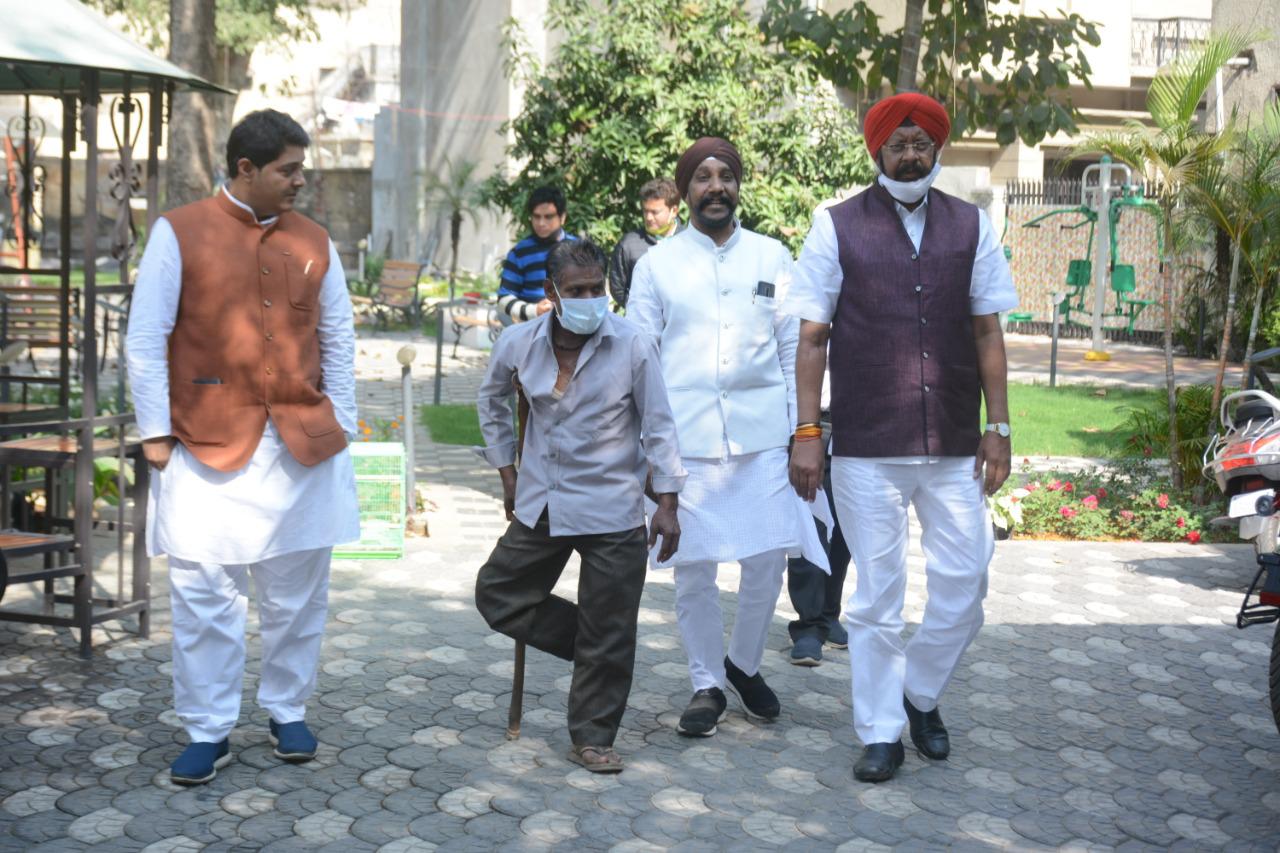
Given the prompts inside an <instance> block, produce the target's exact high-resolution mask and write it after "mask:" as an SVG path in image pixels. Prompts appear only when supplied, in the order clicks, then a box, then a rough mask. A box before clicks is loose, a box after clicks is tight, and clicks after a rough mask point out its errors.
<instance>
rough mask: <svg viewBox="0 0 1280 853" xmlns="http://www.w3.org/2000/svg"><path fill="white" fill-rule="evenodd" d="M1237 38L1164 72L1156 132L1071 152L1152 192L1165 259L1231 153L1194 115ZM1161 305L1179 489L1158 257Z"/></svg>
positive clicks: (1090, 143) (1124, 134)
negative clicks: (1095, 158) (1196, 186)
mask: <svg viewBox="0 0 1280 853" xmlns="http://www.w3.org/2000/svg"><path fill="white" fill-rule="evenodd" d="M1251 41H1252V38H1251V37H1250V36H1248V35H1246V34H1243V33H1241V32H1238V31H1231V32H1228V33H1224V34H1221V35H1216V36H1211V37H1210V38H1209V39H1208V41H1206V42H1205V43H1204V44H1203V45H1200V46H1199V48H1198V49H1196V50H1193V51H1191V52H1189V53H1186V54H1183V55H1181V56H1179V57H1178V59H1177V60H1176V61H1175V62H1174V63H1173V65H1172V66H1168V67H1166V68H1163V69H1161V70H1160V72H1159V73H1158V74H1157V75H1156V77H1155V79H1154V80H1152V81H1151V88H1150V89H1149V90H1148V91H1147V112H1148V113H1150V115H1151V119H1152V121H1153V122H1154V123H1155V127H1154V128H1150V127H1147V126H1146V125H1143V124H1142V123H1140V122H1136V121H1130V122H1128V123H1126V126H1125V127H1124V128H1123V129H1122V130H1119V131H1112V132H1105V133H1095V134H1089V135H1088V136H1086V137H1085V138H1084V139H1083V140H1081V142H1080V143H1078V144H1077V145H1076V147H1075V150H1074V155H1075V156H1083V155H1096V154H1110V155H1111V156H1112V157H1113V158H1115V159H1116V160H1119V161H1121V162H1124V163H1127V164H1129V166H1130V167H1131V168H1133V170H1134V171H1135V172H1138V173H1139V174H1141V175H1143V176H1144V178H1145V180H1146V185H1147V186H1148V187H1151V188H1152V189H1153V191H1154V192H1155V201H1156V202H1157V203H1158V204H1159V205H1160V209H1161V212H1162V213H1163V216H1162V217H1161V227H1162V228H1163V229H1164V245H1165V247H1166V252H1167V251H1169V250H1170V249H1172V247H1173V246H1174V245H1175V240H1176V239H1177V238H1178V237H1179V234H1178V233H1177V230H1176V229H1175V228H1174V227H1173V225H1174V208H1175V207H1176V206H1177V205H1178V203H1179V201H1180V200H1181V199H1182V197H1183V194H1184V192H1185V191H1186V188H1187V185H1188V184H1189V183H1190V182H1191V181H1193V180H1194V179H1195V178H1196V177H1197V176H1198V175H1199V174H1200V173H1201V172H1202V171H1203V170H1204V169H1205V168H1206V167H1208V166H1210V165H1211V164H1213V163H1214V162H1215V161H1216V160H1217V158H1218V157H1219V156H1221V154H1222V153H1223V152H1224V151H1225V150H1226V149H1227V148H1228V147H1229V146H1230V144H1231V133H1229V132H1228V131H1226V130H1224V131H1223V132H1221V133H1215V134H1209V133H1205V132H1204V131H1203V130H1202V129H1201V128H1200V126H1199V122H1198V121H1197V117H1196V111H1197V107H1198V106H1199V104H1200V99H1201V97H1202V96H1203V95H1204V93H1205V90H1207V89H1208V88H1209V85H1210V84H1211V83H1212V82H1213V80H1214V76H1215V75H1216V74H1217V73H1218V69H1220V68H1221V67H1222V66H1223V65H1225V64H1226V63H1227V60H1229V59H1231V58H1232V57H1234V56H1236V55H1237V54H1238V53H1240V51H1242V50H1244V49H1245V48H1246V47H1248V46H1249V44H1250V43H1251ZM1160 278H1161V302H1162V303H1163V308H1164V358H1165V388H1166V391H1167V394H1168V406H1169V463H1170V469H1171V470H1170V474H1171V477H1172V480H1173V485H1174V487H1175V488H1179V489H1180V488H1182V466H1181V465H1179V464H1178V418H1177V383H1176V379H1175V377H1174V371H1173V265H1172V263H1171V262H1170V259H1168V258H1161V265H1160Z"/></svg>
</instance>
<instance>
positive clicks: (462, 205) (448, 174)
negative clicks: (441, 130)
mask: <svg viewBox="0 0 1280 853" xmlns="http://www.w3.org/2000/svg"><path fill="white" fill-rule="evenodd" d="M479 165H480V164H479V163H476V162H475V161H473V160H463V161H462V162H461V163H458V164H457V165H456V166H455V165H454V164H453V162H452V161H450V160H449V158H448V157H445V158H444V169H443V170H442V171H441V172H435V173H432V174H429V175H427V180H426V185H425V186H424V188H423V196H424V199H425V201H426V205H427V206H428V207H429V208H434V209H436V210H439V211H441V212H444V213H446V214H448V216H449V252H450V257H449V301H450V302H452V301H453V295H454V294H453V288H454V282H455V281H456V280H457V278H458V243H459V242H461V239H462V220H463V219H464V218H467V219H470V220H471V224H472V225H476V226H478V225H479V224H480V211H482V210H483V209H484V208H485V207H486V206H487V205H486V204H485V202H484V200H483V199H482V198H481V195H480V191H481V187H482V186H483V183H482V182H481V181H479V180H477V179H476V169H478V168H479Z"/></svg>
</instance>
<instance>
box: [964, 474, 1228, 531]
mask: <svg viewBox="0 0 1280 853" xmlns="http://www.w3.org/2000/svg"><path fill="white" fill-rule="evenodd" d="M1024 462H1025V460H1024ZM1194 498H1195V495H1194V494H1193V493H1192V492H1191V491H1189V490H1186V491H1183V492H1181V493H1178V492H1174V491H1173V490H1172V488H1171V487H1170V485H1169V482H1168V479H1167V476H1165V475H1163V474H1160V473H1158V472H1157V471H1156V470H1155V469H1154V466H1152V465H1151V463H1150V462H1148V461H1146V460H1134V461H1128V460H1126V461H1124V462H1121V463H1117V465H1115V466H1113V467H1109V468H1105V469H1095V470H1088V471H1082V472H1078V473H1072V474H1066V473H1061V472H1047V473H1036V474H1033V473H1030V472H1029V471H1028V470H1024V471H1023V472H1021V473H1020V474H1016V475H1015V476H1014V477H1011V478H1010V480H1009V482H1008V483H1006V484H1005V485H1004V487H1003V488H1001V489H1000V491H999V492H998V493H997V494H996V495H995V496H994V497H993V498H991V499H989V504H990V506H991V517H992V521H993V522H994V523H995V525H996V529H997V531H1003V533H1004V534H1006V535H1011V536H1015V537H1025V538H1032V539H1034V538H1061V539H1082V540H1094V541H1105V540H1129V541H1141V542H1190V543H1192V544H1194V543H1197V542H1201V541H1219V542H1230V541H1235V539H1236V535H1235V531H1234V530H1232V529H1221V528H1213V527H1210V526H1209V521H1210V519H1212V518H1214V517H1216V516H1218V515H1220V514H1221V513H1222V501H1221V500H1220V499H1219V498H1218V496H1216V495H1214V494H1210V495H1209V502H1208V503H1207V504H1203V505H1202V504H1197V503H1196V502H1195V500H1194Z"/></svg>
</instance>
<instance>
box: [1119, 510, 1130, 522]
mask: <svg viewBox="0 0 1280 853" xmlns="http://www.w3.org/2000/svg"><path fill="white" fill-rule="evenodd" d="M1120 517H1121V518H1123V519H1124V520H1125V521H1133V513H1132V512H1130V511H1129V510H1127V509H1122V510H1120Z"/></svg>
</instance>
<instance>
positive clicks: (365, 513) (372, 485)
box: [333, 441, 405, 560]
mask: <svg viewBox="0 0 1280 853" xmlns="http://www.w3.org/2000/svg"><path fill="white" fill-rule="evenodd" d="M349 449H350V451H351V462H352V465H353V467H354V468H355V472H356V497H357V499H358V500H359V502H360V541H359V542H356V543H352V544H347V545H343V546H341V547H339V548H335V549H334V550H333V556H334V559H338V560H396V559H399V558H400V557H403V556H404V525H405V494H404V487H405V469H404V466H405V458H404V445H403V444H401V443H400V442H398V441H357V442H354V443H353V444H351V446H350V448H349Z"/></svg>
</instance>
